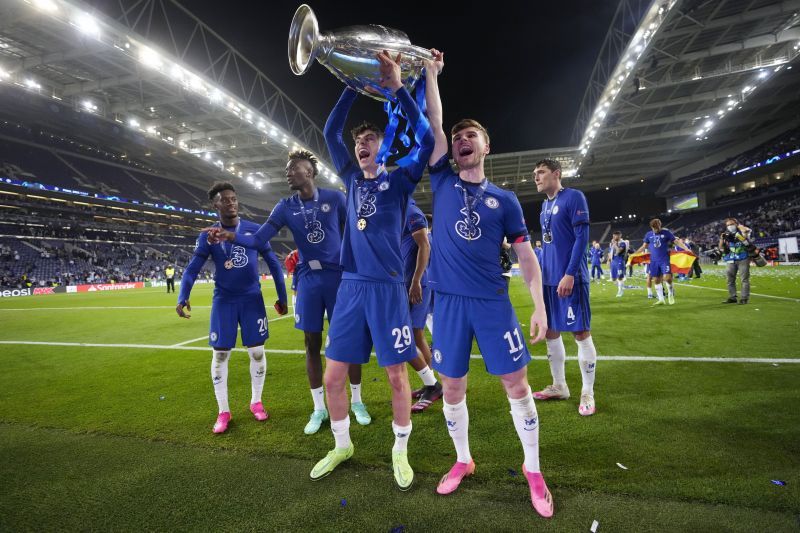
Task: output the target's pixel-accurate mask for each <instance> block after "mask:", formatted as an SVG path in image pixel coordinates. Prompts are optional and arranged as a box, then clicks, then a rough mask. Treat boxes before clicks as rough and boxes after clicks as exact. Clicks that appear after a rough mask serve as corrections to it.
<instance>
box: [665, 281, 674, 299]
mask: <svg viewBox="0 0 800 533" xmlns="http://www.w3.org/2000/svg"><path fill="white" fill-rule="evenodd" d="M664 292H665V293H666V294H671V295H672V296H675V287H674V286H673V285H672V283H671V282H669V281H665V282H664Z"/></svg>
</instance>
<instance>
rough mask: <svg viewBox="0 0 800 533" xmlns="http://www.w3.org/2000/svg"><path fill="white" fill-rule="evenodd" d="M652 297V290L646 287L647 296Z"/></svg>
mask: <svg viewBox="0 0 800 533" xmlns="http://www.w3.org/2000/svg"><path fill="white" fill-rule="evenodd" d="M652 295H653V288H652V287H647V296H652Z"/></svg>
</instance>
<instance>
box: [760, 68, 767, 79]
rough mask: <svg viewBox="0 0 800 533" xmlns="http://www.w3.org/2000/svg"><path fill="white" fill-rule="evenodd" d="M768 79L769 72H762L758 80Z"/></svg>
mask: <svg viewBox="0 0 800 533" xmlns="http://www.w3.org/2000/svg"><path fill="white" fill-rule="evenodd" d="M766 77H767V71H766V70H762V71H761V72H759V73H758V79H760V80H763V79H764V78H766Z"/></svg>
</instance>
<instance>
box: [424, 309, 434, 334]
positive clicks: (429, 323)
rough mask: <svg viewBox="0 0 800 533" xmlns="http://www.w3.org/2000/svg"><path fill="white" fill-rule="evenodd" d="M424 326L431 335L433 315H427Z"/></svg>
mask: <svg viewBox="0 0 800 533" xmlns="http://www.w3.org/2000/svg"><path fill="white" fill-rule="evenodd" d="M425 326H427V328H428V331H430V332H431V335H433V313H428V316H426V317H425Z"/></svg>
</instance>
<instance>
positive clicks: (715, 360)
mask: <svg viewBox="0 0 800 533" xmlns="http://www.w3.org/2000/svg"><path fill="white" fill-rule="evenodd" d="M281 318H283V317H281ZM202 338H203V339H204V338H205V337H202ZM198 340H199V339H198ZM3 344H9V345H27V346H73V347H79V348H84V347H85V348H146V349H148V350H189V351H198V350H200V351H205V350H208V348H207V347H203V346H169V345H163V344H101V343H88V342H86V343H84V342H45V341H0V345H3ZM235 350H239V351H245V349H244V348H235ZM264 351H265V352H267V353H277V354H304V353H306V352H305V350H279V349H274V348H273V349H265V350H264ZM322 353H323V354H324V353H325V352H324V351H323V352H322ZM372 355H375V354H374V353H373V354H372ZM470 357H471V358H472V359H480V358H481V355H480V354H472V355H471V356H470ZM597 358H598V359H600V360H603V361H648V362H689V363H786V364H800V358H797V359H793V358H787V357H782V358H768V357H730V358H726V357H669V356H665V357H656V356H651V355H598V356H597ZM533 359H534V360H537V361H546V360H547V357H546V356H536V357H533ZM567 359H569V360H577V359H578V358H577V357H567Z"/></svg>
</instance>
